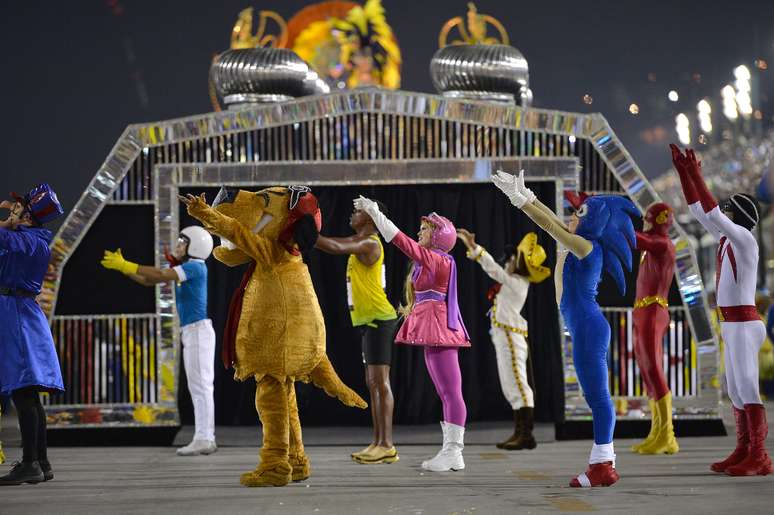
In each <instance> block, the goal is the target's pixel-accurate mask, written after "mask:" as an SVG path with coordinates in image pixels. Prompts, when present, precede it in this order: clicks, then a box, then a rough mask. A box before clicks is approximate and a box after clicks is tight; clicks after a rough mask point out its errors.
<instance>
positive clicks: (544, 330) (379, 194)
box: [180, 182, 564, 425]
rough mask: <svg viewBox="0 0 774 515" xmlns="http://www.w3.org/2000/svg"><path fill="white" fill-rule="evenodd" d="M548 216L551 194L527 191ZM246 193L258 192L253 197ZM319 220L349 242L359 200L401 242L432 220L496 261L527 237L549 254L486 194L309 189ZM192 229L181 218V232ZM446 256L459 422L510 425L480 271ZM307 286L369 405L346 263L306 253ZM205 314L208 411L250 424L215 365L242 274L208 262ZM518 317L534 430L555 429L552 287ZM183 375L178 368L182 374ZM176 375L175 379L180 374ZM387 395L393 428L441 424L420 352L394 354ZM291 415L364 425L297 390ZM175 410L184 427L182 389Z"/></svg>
mask: <svg viewBox="0 0 774 515" xmlns="http://www.w3.org/2000/svg"><path fill="white" fill-rule="evenodd" d="M530 186H531V187H532V188H533V190H534V191H535V193H536V194H538V196H539V197H540V198H541V199H543V201H544V202H545V203H546V204H547V205H548V206H549V207H551V208H553V206H554V201H553V199H554V191H555V189H554V184H553V183H546V182H540V183H534V184H531V185H530ZM252 189H254V190H258V189H260V187H255V188H252ZM200 191H205V192H206V193H207V198H208V200H209V201H212V199H214V198H215V195H216V193H217V190H216V189H213V188H210V189H203V190H202V189H200V188H199V189H186V190H183V191H182V193H187V192H191V193H198V192H200ZM313 192H314V193H315V195H317V197H318V198H319V200H320V206H321V208H322V213H323V229H322V233H323V234H325V235H331V236H345V235H349V234H352V230H351V229H350V228H349V217H350V214H351V212H352V199H354V198H356V197H357V196H358V195H364V196H367V197H370V198H374V199H377V200H380V201H382V202H384V203H385V204H386V206H387V207H388V210H389V217H390V219H392V220H393V221H394V222H395V223H396V225H397V226H398V227H399V228H401V229H402V230H403V231H405V232H406V233H407V234H409V235H410V236H415V235H416V232H417V231H418V230H419V223H420V217H421V216H422V215H426V214H428V213H430V212H432V211H437V212H438V213H439V214H442V215H444V216H446V217H448V218H449V219H451V220H452V221H454V223H455V225H456V226H457V227H464V228H467V229H469V230H471V231H472V232H474V233H475V234H476V240H477V241H478V242H479V243H480V244H482V245H483V246H485V247H486V248H487V249H488V250H489V251H490V253H491V254H492V255H494V256H496V257H497V256H498V255H500V254H501V252H502V249H503V247H504V246H505V245H506V244H507V243H511V242H514V241H515V242H518V240H519V239H520V238H521V237H522V236H523V235H524V234H525V233H526V232H528V231H537V232H538V234H539V241H540V243H541V244H542V245H543V246H544V247H545V249H546V252H547V254H548V259H547V261H546V264H547V266H549V267H552V268H553V264H554V263H555V255H556V251H555V248H556V247H555V245H554V243H553V241H552V240H551V239H550V238H549V237H548V236H547V235H546V234H544V233H541V231H540V230H539V229H538V228H537V227H536V226H535V225H534V224H533V223H532V221H531V220H529V219H528V218H527V217H526V216H524V215H523V214H521V212H519V211H518V210H516V209H515V208H513V207H512V206H511V205H510V203H509V202H508V200H507V199H506V198H505V196H504V195H503V194H502V193H500V192H499V191H498V190H497V189H496V188H494V187H492V186H491V185H490V184H464V185H462V184H456V185H451V184H425V185H396V186H372V187H364V186H351V187H350V186H346V187H338V186H337V187H316V188H313ZM194 223H196V222H195V221H194V220H192V219H191V218H190V217H189V216H188V215H187V213H186V212H185V210H184V209H181V222H180V227H181V228H182V227H185V226H187V225H190V224H194ZM452 254H453V255H454V257H455V259H456V260H457V264H458V269H459V304H460V310H461V312H462V315H463V318H464V320H465V323H466V325H467V328H468V330H469V332H470V335H471V340H472V343H473V345H472V347H471V348H469V349H462V350H460V366H461V369H462V381H463V394H464V397H465V402H466V405H467V408H468V420H470V421H476V420H498V419H508V418H510V417H511V408H510V406H509V405H508V404H507V403H506V401H505V399H504V398H503V395H502V392H501V390H500V384H499V379H498V376H497V367H496V361H495V353H494V348H493V346H492V344H491V340H490V338H489V319H488V317H487V311H488V309H489V306H490V304H489V302H488V301H487V299H486V291H487V289H488V288H489V287H490V286H491V285H492V281H491V280H490V279H489V278H488V277H487V276H486V275H485V274H484V273H483V272H482V271H481V269H480V266H479V265H478V264H476V263H474V262H472V261H469V260H468V259H467V258H466V257H465V248H464V245H462V243H458V244H457V246H456V247H455V248H454V250H453V252H452ZM305 259H306V261H307V262H308V264H309V269H310V272H311V275H312V279H313V281H314V285H315V290H316V292H317V296H318V299H319V301H320V306H321V308H322V311H323V314H324V316H325V321H326V327H327V335H328V336H327V352H328V356H329V357H330V359H331V362H332V363H333V365H334V367H335V369H336V371H337V372H338V374H339V376H340V377H341V378H342V380H343V381H344V382H345V383H346V384H347V385H349V386H350V387H351V388H353V389H354V390H356V391H357V392H358V393H360V395H361V396H363V398H365V399H366V400H367V399H368V394H367V389H366V387H365V381H364V369H363V364H362V358H361V352H360V338H359V333H358V331H356V330H355V329H353V328H352V325H351V322H350V319H349V310H348V306H347V296H346V281H345V277H346V261H347V258H346V256H329V255H326V254H323V253H322V252H319V251H312V252H311V253H310V254H309V255H308V256H306V257H305ZM385 265H386V269H387V292H388V296H389V298H390V301H391V302H392V303H393V304H394V305H396V306H397V305H398V304H399V303H400V301H401V299H402V289H403V282H404V280H405V277H406V274H407V272H408V267H409V260H408V259H407V258H406V257H405V256H404V255H403V254H401V253H400V252H399V251H398V250H397V249H395V248H394V247H392V246H390V245H385ZM208 267H209V312H210V316H211V318H212V320H213V325H214V327H215V331H216V333H217V338H218V347H217V357H218V362H217V363H216V373H215V409H216V422H217V423H218V424H225V425H233V424H254V423H256V421H257V416H256V414H255V409H254V404H253V399H254V393H255V384H254V382H253V381H247V382H245V383H238V382H235V381H234V380H233V372H232V371H231V370H229V371H226V370H225V369H224V368H223V366H222V364H221V362H220V351H221V337H222V332H223V327H224V324H225V318H226V313H227V308H228V302H229V299H230V297H231V294H232V292H233V291H234V289H235V288H236V287H237V286H238V284H239V281H240V279H241V276H242V273H243V268H241V267H240V268H235V269H230V268H228V267H226V266H225V265H222V264H220V263H218V262H217V261H216V260H215V259H212V258H211V259H209V260H208ZM523 314H524V315H525V317H526V318H527V320H528V321H529V331H530V338H529V339H530V348H531V352H532V358H531V359H532V365H533V367H532V368H533V370H534V379H535V383H536V384H535V403H536V416H537V418H538V420H542V421H551V420H561V417H562V413H563V410H564V391H563V372H562V366H561V349H560V344H559V331H558V328H557V323H558V322H557V321H558V315H557V308H556V303H555V301H554V287H553V281H552V280H551V279H548V280H546V281H544V282H543V283H542V284H539V285H533V286H532V288H531V291H530V294H529V297H528V300H527V304H526V305H525V307H524V310H523ZM181 369H182V367H181ZM183 375H184V374H183ZM391 379H392V388H393V393H394V395H395V417H394V420H395V423H396V424H424V423H432V422H437V421H439V420H440V419H441V413H442V412H441V404H440V400H439V399H438V396H437V395H436V393H435V389H434V388H433V385H432V382H431V380H430V377H429V375H428V373H427V371H426V370H425V365H424V358H423V353H422V349H421V348H414V347H409V346H404V345H397V346H395V347H394V352H393V366H392V374H391ZM296 389H297V394H298V405H299V410H300V412H301V419H302V422H303V423H304V424H305V425H370V423H371V417H370V414H369V412H368V411H367V410H358V409H353V408H347V407H345V406H343V405H342V404H340V403H339V402H338V401H337V400H335V399H332V398H329V397H328V396H327V395H326V394H325V393H324V392H322V390H319V389H317V388H315V387H313V386H311V385H305V384H302V383H297V385H296ZM180 409H181V416H182V420H183V422H184V423H188V424H190V423H192V422H193V414H192V408H191V401H190V397H189V395H188V392H187V385H186V383H185V379H184V378H181V382H180Z"/></svg>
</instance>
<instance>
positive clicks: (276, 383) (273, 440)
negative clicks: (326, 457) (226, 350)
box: [239, 376, 300, 486]
mask: <svg viewBox="0 0 774 515" xmlns="http://www.w3.org/2000/svg"><path fill="white" fill-rule="evenodd" d="M288 385H289V387H290V388H292V387H293V383H292V382H291V381H287V380H279V379H277V378H275V377H272V376H264V377H263V378H262V379H261V380H260V381H259V382H258V384H257V385H256V392H255V407H256V409H257V410H258V416H259V417H260V419H261V423H262V424H263V447H261V463H260V464H259V465H258V466H257V467H256V469H255V470H251V471H250V472H245V473H244V474H242V475H241V476H240V477H239V482H240V483H241V484H242V485H244V486H285V485H287V484H288V483H290V481H291V480H292V478H293V468H292V466H291V464H290V460H289V456H288V450H289V447H290V423H289V420H290V418H289V417H290V413H289V409H288ZM298 436H299V438H300V432H299V435H298Z"/></svg>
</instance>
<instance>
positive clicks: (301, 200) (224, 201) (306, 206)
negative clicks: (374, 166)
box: [212, 186, 322, 255]
mask: <svg viewBox="0 0 774 515" xmlns="http://www.w3.org/2000/svg"><path fill="white" fill-rule="evenodd" d="M212 207H213V208H215V210H216V211H218V212H220V213H223V214H224V215H226V216H229V217H231V218H233V219H235V220H237V221H238V222H239V223H240V224H242V225H243V226H245V227H246V228H248V229H249V230H250V231H251V232H253V233H255V234H259V233H260V234H261V235H262V236H264V237H265V238H267V239H269V240H272V241H279V242H280V243H281V244H282V246H283V247H285V249H286V250H287V251H288V252H290V253H291V254H293V255H298V253H299V252H298V249H297V248H296V246H295V245H294V243H295V242H294V241H293V230H294V229H295V227H296V223H297V222H298V221H299V220H300V219H301V218H302V217H303V216H304V215H310V216H312V217H313V218H314V222H315V225H316V226H317V230H318V231H319V230H320V229H321V228H322V215H321V213H320V208H319V206H318V204H317V198H316V197H315V196H314V195H313V194H312V192H311V190H310V189H309V188H307V187H306V186H289V187H287V188H285V187H281V186H274V187H271V188H266V189H263V190H261V191H258V192H251V191H245V190H240V189H237V188H229V187H223V188H221V189H220V192H218V196H217V197H216V198H215V201H214V202H213V203H212ZM222 246H224V247H226V249H229V250H230V249H231V248H232V247H233V245H232V244H231V243H230V242H228V240H226V241H225V243H224V244H222ZM302 250H306V249H302ZM221 252H222V251H221Z"/></svg>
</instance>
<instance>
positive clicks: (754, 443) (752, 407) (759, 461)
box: [726, 404, 771, 476]
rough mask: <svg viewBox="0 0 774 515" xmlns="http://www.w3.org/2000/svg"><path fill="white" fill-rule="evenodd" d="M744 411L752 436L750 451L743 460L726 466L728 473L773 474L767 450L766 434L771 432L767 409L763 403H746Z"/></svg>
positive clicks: (738, 474) (746, 474)
mask: <svg viewBox="0 0 774 515" xmlns="http://www.w3.org/2000/svg"><path fill="white" fill-rule="evenodd" d="M744 412H745V414H747V428H748V431H747V434H748V435H749V437H750V446H749V452H748V454H747V456H746V457H745V458H744V459H743V460H742V461H740V462H739V463H737V464H736V465H731V466H730V467H728V468H726V474H728V475H729V476H766V475H768V474H771V458H769V453H768V452H766V436H768V434H769V426H768V424H767V423H766V410H765V408H764V407H763V405H762V404H745V405H744Z"/></svg>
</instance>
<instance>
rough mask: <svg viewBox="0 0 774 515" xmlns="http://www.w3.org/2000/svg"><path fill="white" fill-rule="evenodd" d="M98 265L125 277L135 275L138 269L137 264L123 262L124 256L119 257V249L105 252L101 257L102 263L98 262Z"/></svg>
mask: <svg viewBox="0 0 774 515" xmlns="http://www.w3.org/2000/svg"><path fill="white" fill-rule="evenodd" d="M100 264H101V265H102V266H104V267H105V268H107V269H108V270H118V271H119V272H121V273H122V274H126V275H129V274H136V273H137V269H138V268H139V267H140V265H138V264H137V263H132V262H131V261H127V260H125V259H124V256H123V255H121V249H118V250H116V251H115V252H110V251H109V250H106V251H105V255H104V256H103V257H102V261H100Z"/></svg>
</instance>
